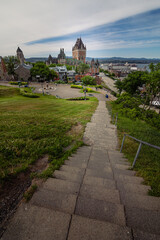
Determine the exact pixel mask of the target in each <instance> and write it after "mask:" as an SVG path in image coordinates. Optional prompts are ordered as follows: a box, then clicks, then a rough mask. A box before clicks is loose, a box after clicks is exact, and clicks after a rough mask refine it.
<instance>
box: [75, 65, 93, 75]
mask: <svg viewBox="0 0 160 240" xmlns="http://www.w3.org/2000/svg"><path fill="white" fill-rule="evenodd" d="M89 68H90V67H89V65H88V64H85V63H81V64H80V65H79V66H78V72H79V73H80V74H84V73H85V72H87V71H88V70H89Z"/></svg>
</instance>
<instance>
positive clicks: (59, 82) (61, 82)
mask: <svg viewBox="0 0 160 240" xmlns="http://www.w3.org/2000/svg"><path fill="white" fill-rule="evenodd" d="M54 83H57V84H66V82H64V81H62V80H57V81H54Z"/></svg>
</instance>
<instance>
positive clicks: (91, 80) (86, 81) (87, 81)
mask: <svg viewBox="0 0 160 240" xmlns="http://www.w3.org/2000/svg"><path fill="white" fill-rule="evenodd" d="M81 81H83V83H84V84H85V85H96V80H95V78H93V77H91V76H84V77H82V78H81Z"/></svg>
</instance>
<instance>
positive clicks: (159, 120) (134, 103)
mask: <svg viewBox="0 0 160 240" xmlns="http://www.w3.org/2000/svg"><path fill="white" fill-rule="evenodd" d="M114 104H115V107H116V105H117V107H116V108H117V110H118V111H119V112H120V113H122V115H123V116H126V117H128V118H130V119H140V120H144V121H145V122H146V123H148V124H150V125H151V126H154V127H156V128H157V129H160V115H159V114H157V113H156V112H155V111H153V110H144V109H142V108H140V107H139V106H140V105H141V101H140V99H138V98H135V97H131V96H130V95H129V94H128V93H123V94H122V95H121V96H120V97H119V98H118V99H117V100H116V101H115V102H114Z"/></svg>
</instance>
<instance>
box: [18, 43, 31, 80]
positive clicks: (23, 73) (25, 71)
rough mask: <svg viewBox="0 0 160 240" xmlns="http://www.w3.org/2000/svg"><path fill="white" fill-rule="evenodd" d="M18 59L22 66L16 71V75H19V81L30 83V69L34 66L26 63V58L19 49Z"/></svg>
mask: <svg viewBox="0 0 160 240" xmlns="http://www.w3.org/2000/svg"><path fill="white" fill-rule="evenodd" d="M17 58H18V60H19V61H20V64H19V65H18V66H16V67H15V69H14V71H15V74H16V75H17V80H20V81H28V80H29V79H30V77H31V75H30V69H31V68H32V66H31V65H27V64H25V63H24V61H25V58H24V55H23V52H22V50H21V49H20V48H19V47H18V49H17Z"/></svg>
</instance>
